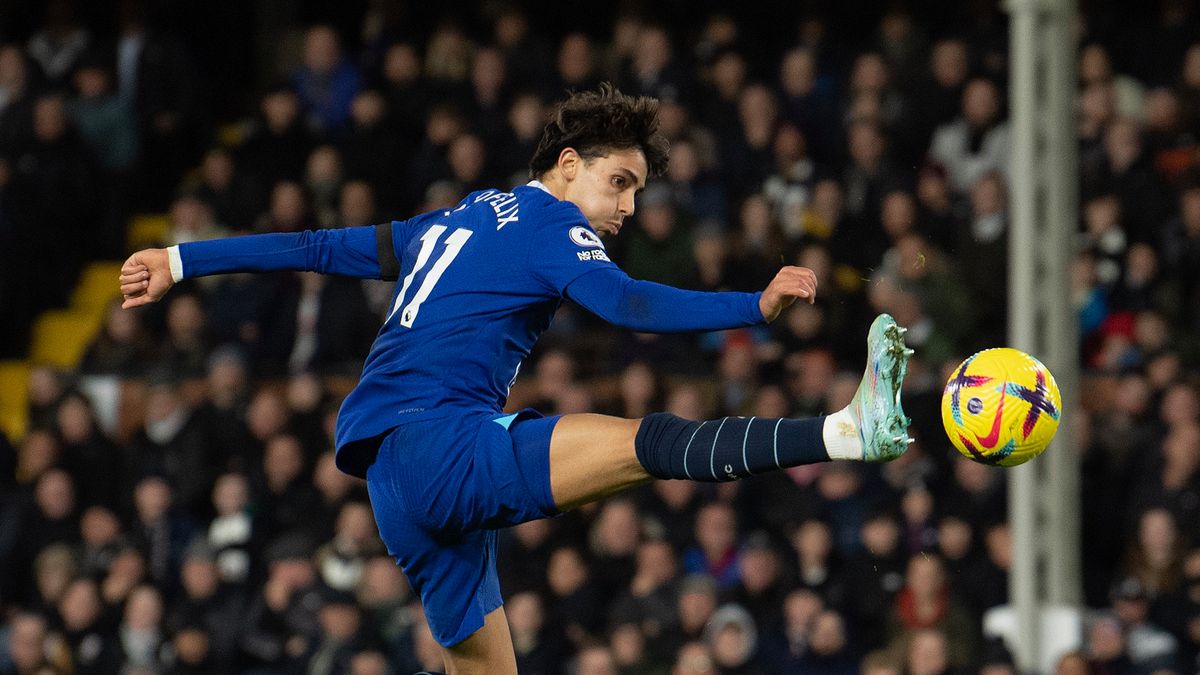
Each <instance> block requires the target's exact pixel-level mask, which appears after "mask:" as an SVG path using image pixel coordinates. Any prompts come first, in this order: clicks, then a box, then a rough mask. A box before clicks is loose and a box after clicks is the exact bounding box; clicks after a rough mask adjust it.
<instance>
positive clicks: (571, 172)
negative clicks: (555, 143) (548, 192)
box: [558, 148, 583, 181]
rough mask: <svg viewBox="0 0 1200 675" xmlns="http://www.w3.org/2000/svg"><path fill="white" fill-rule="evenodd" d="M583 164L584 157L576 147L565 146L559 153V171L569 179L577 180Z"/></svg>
mask: <svg viewBox="0 0 1200 675" xmlns="http://www.w3.org/2000/svg"><path fill="white" fill-rule="evenodd" d="M582 164H583V158H582V157H580V156H579V153H578V152H576V151H575V148H563V151H562V152H560V153H558V171H559V173H561V174H562V177H563V178H564V179H566V180H568V181H571V180H575V177H576V176H577V175H578V174H579V167H580V166H582Z"/></svg>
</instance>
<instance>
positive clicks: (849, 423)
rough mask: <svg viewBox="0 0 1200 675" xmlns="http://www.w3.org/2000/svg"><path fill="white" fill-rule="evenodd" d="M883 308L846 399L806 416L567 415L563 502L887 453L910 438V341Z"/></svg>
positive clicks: (555, 475)
mask: <svg viewBox="0 0 1200 675" xmlns="http://www.w3.org/2000/svg"><path fill="white" fill-rule="evenodd" d="M904 333H905V329H904V328H901V327H900V326H898V325H896V322H895V320H893V319H892V317H890V316H888V315H886V314H882V315H880V316H879V317H878V318H876V319H875V321H874V322H873V323H872V324H871V330H870V332H869V334H868V336H867V366H866V370H865V372H864V374H863V379H862V382H861V384H859V388H858V391H857V392H856V393H855V395H854V399H853V401H852V402H851V404H850V405H849V406H848V407H847V408H845V409H843V410H839V411H838V412H836V413H833V414H832V415H828V416H825V417H814V418H808V419H779V418H773V419H765V418H754V417H751V418H743V417H726V418H724V419H721V420H708V421H704V422H693V421H689V420H683V419H680V418H678V417H675V416H674V415H670V414H667V413H656V414H653V415H649V416H647V417H645V418H643V419H641V420H627V419H621V418H617V417H607V416H604V415H566V416H564V417H563V418H562V419H560V420H559V421H558V424H557V425H556V426H555V427H554V432H553V435H552V436H551V439H550V488H551V492H552V493H553V497H554V503H555V504H556V505H557V506H558V508H560V509H563V510H567V509H571V508H574V507H576V506H580V505H582V504H586V503H587V502H590V501H593V500H596V499H601V498H603V497H606V496H608V495H611V494H614V493H616V492H620V491H621V490H624V489H626V488H629V487H632V486H634V485H637V484H639V483H642V482H645V481H648V480H650V479H651V478H682V479H688V480H698V481H706V482H715V481H725V480H736V479H738V478H743V477H745V476H748V475H752V474H756V473H762V472H763V471H769V470H773V469H781V468H787V467H790V466H798V465H801V464H812V463H814V462H821V461H826V460H829V459H864V460H867V461H887V460H891V459H895V458H896V457H899V456H900V455H901V454H903V453H904V451H905V449H907V447H908V443H909V442H910V440H909V438H908V434H907V427H908V423H909V422H908V418H907V417H905V415H904V411H903V409H902V408H901V405H900V385H901V383H902V382H903V380H904V374H905V370H906V368H907V365H908V357H909V355H911V354H912V351H911V350H909V349H907V348H906V347H905V346H904Z"/></svg>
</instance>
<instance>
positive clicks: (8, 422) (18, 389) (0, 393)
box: [0, 361, 33, 442]
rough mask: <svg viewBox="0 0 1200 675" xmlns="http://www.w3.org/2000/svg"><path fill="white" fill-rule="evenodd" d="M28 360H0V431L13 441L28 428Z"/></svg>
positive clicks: (20, 437)
mask: <svg viewBox="0 0 1200 675" xmlns="http://www.w3.org/2000/svg"><path fill="white" fill-rule="evenodd" d="M32 369H33V367H32V366H31V365H30V364H29V362H28V361H0V431H3V432H4V433H5V434H6V435H7V436H8V438H9V440H11V441H13V442H17V441H20V440H21V439H22V438H24V437H25V432H26V430H27V429H28V428H29V371H30V370H32Z"/></svg>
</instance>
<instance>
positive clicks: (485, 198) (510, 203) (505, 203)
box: [455, 190, 520, 230]
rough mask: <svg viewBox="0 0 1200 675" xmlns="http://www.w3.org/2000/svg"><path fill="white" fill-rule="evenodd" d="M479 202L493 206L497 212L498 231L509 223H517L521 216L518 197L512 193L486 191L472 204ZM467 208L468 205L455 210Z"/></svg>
mask: <svg viewBox="0 0 1200 675" xmlns="http://www.w3.org/2000/svg"><path fill="white" fill-rule="evenodd" d="M479 202H487V203H488V206H491V207H492V210H493V211H495V212H496V229H497V230H499V229H502V228H503V227H504V226H505V225H508V224H509V223H515V222H517V218H518V217H519V215H520V214H519V213H518V211H519V208H520V204H518V203H517V196H516V195H514V194H513V193H511V192H499V191H497V190H484V191H483V192H481V193H480V194H479V195H478V196H477V197H475V201H473V202H471V203H472V204H478V203H479ZM465 208H467V205H466V204H463V205H462V206H459V207H458V208H457V209H455V211H458V210H461V209H465Z"/></svg>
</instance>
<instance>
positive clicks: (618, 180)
mask: <svg viewBox="0 0 1200 675" xmlns="http://www.w3.org/2000/svg"><path fill="white" fill-rule="evenodd" d="M612 182H613V187H616V188H619V189H622V190H623V189H625V177H624V176H613V180H612Z"/></svg>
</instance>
